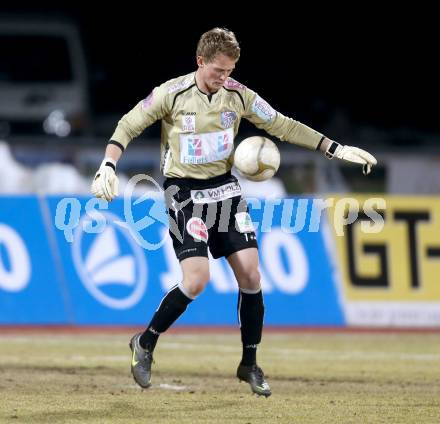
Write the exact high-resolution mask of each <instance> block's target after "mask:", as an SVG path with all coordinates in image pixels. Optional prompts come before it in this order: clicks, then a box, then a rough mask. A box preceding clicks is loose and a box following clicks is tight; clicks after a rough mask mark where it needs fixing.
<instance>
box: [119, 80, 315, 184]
mask: <svg viewBox="0 0 440 424" xmlns="http://www.w3.org/2000/svg"><path fill="white" fill-rule="evenodd" d="M242 118H245V119H248V120H249V121H251V122H252V123H253V124H254V125H255V126H256V127H257V128H261V129H264V130H265V131H266V132H268V133H269V134H270V135H272V136H274V137H277V138H279V139H280V140H282V141H288V142H290V143H295V144H298V145H300V146H304V147H307V148H310V149H316V148H317V146H318V144H319V141H320V139H321V137H322V134H320V133H318V132H316V131H314V130H313V129H311V128H309V127H307V126H306V125H304V124H302V123H300V122H298V121H294V120H293V119H291V118H288V117H286V116H283V115H282V114H281V113H279V112H277V111H276V110H274V109H273V108H272V107H271V106H270V105H269V104H268V103H267V102H266V101H265V100H263V99H262V98H261V97H260V96H259V95H258V94H257V93H255V92H254V91H252V90H250V89H249V88H247V87H245V86H244V85H242V84H240V83H239V82H237V81H235V80H234V79H232V78H228V79H227V80H226V82H225V84H224V86H223V87H222V88H221V89H220V90H219V91H217V92H216V93H214V94H212V95H211V96H207V95H206V94H204V93H203V92H201V91H200V90H199V89H198V88H197V85H196V81H195V72H193V73H191V74H189V75H185V76H182V77H179V78H175V79H172V80H170V81H167V82H165V83H164V84H162V85H161V86H159V87H156V88H155V89H154V90H153V91H152V93H151V94H150V95H149V96H148V97H147V98H146V99H144V100H142V101H140V102H139V103H138V104H137V105H136V106H135V107H134V108H133V109H132V110H131V111H130V112H128V113H127V114H126V115H124V116H123V117H122V118H121V120H120V121H119V123H118V126H117V128H116V130H115V132H114V134H113V135H112V138H111V139H112V140H115V141H117V142H119V143H121V144H122V145H123V146H124V147H126V146H127V145H128V143H129V142H130V141H131V140H132V139H133V138H135V137H137V136H139V135H140V134H141V133H142V131H144V129H145V128H147V127H148V126H150V125H151V124H153V123H154V122H155V121H157V120H159V119H160V120H161V121H162V132H161V170H162V172H163V174H164V175H165V176H166V177H178V178H198V179H207V178H211V177H215V176H218V175H221V174H224V173H226V172H227V171H229V170H230V169H231V167H232V162H233V151H234V138H235V136H236V135H237V132H238V127H239V125H240V121H241V119H242Z"/></svg>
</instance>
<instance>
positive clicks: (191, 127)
mask: <svg viewBox="0 0 440 424" xmlns="http://www.w3.org/2000/svg"><path fill="white" fill-rule="evenodd" d="M182 131H183V132H192V133H193V132H196V117H195V116H193V115H185V116H182Z"/></svg>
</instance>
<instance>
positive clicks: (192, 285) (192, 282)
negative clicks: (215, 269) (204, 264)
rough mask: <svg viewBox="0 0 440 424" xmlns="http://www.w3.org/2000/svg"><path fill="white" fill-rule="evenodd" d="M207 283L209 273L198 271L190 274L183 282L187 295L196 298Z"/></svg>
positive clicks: (202, 270)
mask: <svg viewBox="0 0 440 424" xmlns="http://www.w3.org/2000/svg"><path fill="white" fill-rule="evenodd" d="M208 281H209V271H207V270H204V269H200V270H196V271H193V272H191V273H190V274H189V275H188V276H187V277H186V278H185V279H184V281H183V284H184V286H185V289H186V291H187V292H188V295H189V296H191V297H193V298H194V297H196V296H198V295H199V294H200V293H201V292H202V291H203V289H204V288H205V287H206V284H207V283H208Z"/></svg>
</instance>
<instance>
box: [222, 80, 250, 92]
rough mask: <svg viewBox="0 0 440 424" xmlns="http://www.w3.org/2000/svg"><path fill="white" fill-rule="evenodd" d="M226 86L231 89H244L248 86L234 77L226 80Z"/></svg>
mask: <svg viewBox="0 0 440 424" xmlns="http://www.w3.org/2000/svg"><path fill="white" fill-rule="evenodd" d="M225 87H226V88H229V89H230V90H236V89H238V90H244V89H245V88H246V87H245V86H244V85H243V84H240V83H239V82H238V81H236V80H235V79H233V78H228V79H227V80H226V82H225Z"/></svg>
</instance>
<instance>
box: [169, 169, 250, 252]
mask: <svg viewBox="0 0 440 424" xmlns="http://www.w3.org/2000/svg"><path fill="white" fill-rule="evenodd" d="M164 189H165V201H166V205H167V209H168V217H169V225H170V236H171V238H172V240H173V246H174V251H175V253H176V256H177V259H179V261H182V260H184V259H186V258H189V257H193V256H205V257H208V247H209V250H210V252H211V254H212V256H213V257H214V258H220V257H222V256H225V257H228V256H229V255H231V254H232V253H235V252H238V251H239V250H243V249H247V248H249V247H256V248H258V245H257V239H256V236H255V232H254V228H253V225H252V222H251V219H250V216H249V213H248V207H247V203H246V201H245V200H244V199H243V198H242V197H241V188H240V185H239V183H238V181H237V178H235V177H234V176H233V175H232V174H231V173H230V172H228V173H226V174H223V175H220V176H218V177H214V178H210V179H208V180H197V179H192V178H167V179H166V180H165V182H164Z"/></svg>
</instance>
